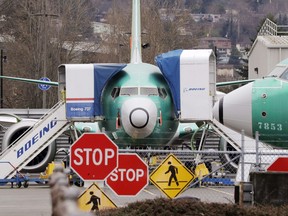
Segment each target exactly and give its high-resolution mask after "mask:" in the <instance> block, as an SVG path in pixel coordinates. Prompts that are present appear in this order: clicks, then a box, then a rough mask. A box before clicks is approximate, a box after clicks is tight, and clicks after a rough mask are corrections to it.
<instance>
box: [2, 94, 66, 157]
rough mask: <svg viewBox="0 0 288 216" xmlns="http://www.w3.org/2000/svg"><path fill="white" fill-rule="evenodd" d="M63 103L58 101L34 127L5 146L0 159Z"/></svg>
mask: <svg viewBox="0 0 288 216" xmlns="http://www.w3.org/2000/svg"><path fill="white" fill-rule="evenodd" d="M64 103H65V102H64V101H61V100H60V101H59V102H58V103H56V104H55V105H54V106H53V107H52V108H51V109H50V110H49V111H48V112H47V113H45V114H44V115H42V116H41V118H40V119H39V120H38V121H37V122H35V124H34V125H32V126H31V127H29V128H28V129H27V130H26V131H25V132H24V133H23V134H21V135H20V136H19V137H18V138H17V139H16V140H15V141H14V142H13V143H11V144H10V145H8V146H7V148H6V149H4V150H2V152H1V153H0V158H1V157H2V156H4V155H5V154H6V153H7V152H8V151H9V149H10V148H12V147H13V146H14V145H15V144H16V143H17V142H18V141H19V140H21V139H22V138H24V137H25V136H26V134H28V132H30V131H31V132H33V131H35V130H36V128H37V126H38V125H39V124H40V123H41V122H42V120H43V119H44V118H47V117H49V116H51V115H52V114H53V113H54V111H55V110H57V109H58V108H59V107H61V106H62V105H63V104H64Z"/></svg>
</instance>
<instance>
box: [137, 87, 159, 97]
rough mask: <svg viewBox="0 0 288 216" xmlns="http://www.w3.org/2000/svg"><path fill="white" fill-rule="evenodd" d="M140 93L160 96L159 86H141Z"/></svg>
mask: <svg viewBox="0 0 288 216" xmlns="http://www.w3.org/2000/svg"><path fill="white" fill-rule="evenodd" d="M140 95H148V96H151V95H156V96H158V90H157V88H153V87H141V88H140Z"/></svg>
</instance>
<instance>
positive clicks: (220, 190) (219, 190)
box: [206, 187, 234, 196]
mask: <svg viewBox="0 0 288 216" xmlns="http://www.w3.org/2000/svg"><path fill="white" fill-rule="evenodd" d="M206 189H209V190H213V191H216V192H219V193H223V194H226V195H229V196H234V194H231V193H228V192H225V191H221V190H217V189H215V188H210V187H207V188H206Z"/></svg>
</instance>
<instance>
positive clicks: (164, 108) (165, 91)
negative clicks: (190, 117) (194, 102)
mask: <svg viewBox="0 0 288 216" xmlns="http://www.w3.org/2000/svg"><path fill="white" fill-rule="evenodd" d="M142 88H148V89H152V90H154V91H153V94H150V93H149V90H148V92H147V91H142ZM125 89H126V91H124V90H125ZM127 89H128V90H131V92H129V91H127ZM155 89H157V94H154V93H155ZM101 98H102V110H103V113H104V116H105V119H104V121H102V122H101V123H100V127H101V128H102V129H105V131H106V133H107V134H108V135H110V136H111V138H113V139H114V138H115V134H116V136H117V139H115V140H114V142H115V143H117V144H118V145H119V146H132V145H133V146H134V147H135V146H145V147H146V146H155V145H162V146H163V145H165V144H167V143H168V142H169V141H170V140H171V139H172V137H173V136H174V134H175V132H176V130H177V128H178V124H179V123H178V121H177V119H176V117H175V112H174V106H173V101H172V97H171V93H170V90H169V87H168V85H167V83H166V81H165V79H164V77H163V75H162V74H161V72H160V70H159V68H158V67H156V66H154V65H151V64H146V63H139V64H128V65H127V66H126V67H125V68H124V69H123V70H122V71H120V72H119V73H118V74H117V75H115V77H113V79H112V80H110V81H109V82H108V84H107V85H106V86H105V88H104V90H103V92H102V97H101ZM131 98H133V99H134V100H135V103H137V101H138V100H139V99H140V98H148V99H149V100H151V101H153V103H154V104H155V105H156V107H157V112H158V113H157V116H158V118H157V122H156V124H155V127H154V129H153V132H152V133H151V134H150V135H149V136H147V137H145V138H133V137H131V136H129V135H128V134H127V133H126V132H125V129H124V128H123V126H122V123H123V122H122V119H123V118H122V117H123V116H119V114H120V113H121V112H120V110H121V107H122V105H123V103H124V102H125V101H127V100H130V99H131ZM117 125H118V127H117ZM112 133H113V134H114V136H112Z"/></svg>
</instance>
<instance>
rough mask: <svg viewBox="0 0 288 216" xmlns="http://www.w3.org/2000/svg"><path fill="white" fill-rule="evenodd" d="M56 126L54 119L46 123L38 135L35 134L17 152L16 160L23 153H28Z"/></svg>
mask: <svg viewBox="0 0 288 216" xmlns="http://www.w3.org/2000/svg"><path fill="white" fill-rule="evenodd" d="M56 124H57V121H56V119H54V120H52V121H51V122H50V123H48V124H47V125H46V126H45V127H43V128H42V129H41V130H40V131H39V132H38V133H36V134H35V135H34V136H33V137H32V138H31V139H30V140H29V141H28V142H26V143H25V144H24V146H22V147H21V148H20V149H19V150H18V151H17V158H19V157H21V156H22V155H23V154H24V152H26V151H28V150H29V149H30V148H31V146H33V145H34V144H35V143H37V142H38V141H39V140H40V139H41V138H42V137H44V136H45V135H46V134H47V133H49V131H50V130H51V129H52V128H53V127H54V126H55V125H56Z"/></svg>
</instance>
